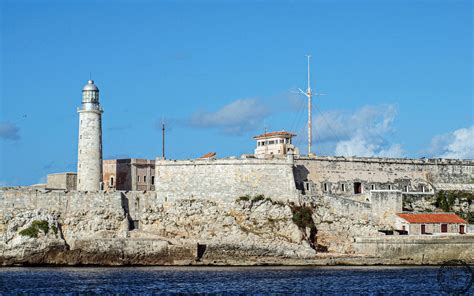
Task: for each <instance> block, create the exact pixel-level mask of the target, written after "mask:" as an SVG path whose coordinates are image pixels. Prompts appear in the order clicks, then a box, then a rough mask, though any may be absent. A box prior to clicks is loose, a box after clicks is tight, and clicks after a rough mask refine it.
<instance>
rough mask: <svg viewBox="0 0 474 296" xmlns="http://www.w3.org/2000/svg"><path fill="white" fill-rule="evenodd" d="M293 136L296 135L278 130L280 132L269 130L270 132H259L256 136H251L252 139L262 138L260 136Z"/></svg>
mask: <svg viewBox="0 0 474 296" xmlns="http://www.w3.org/2000/svg"><path fill="white" fill-rule="evenodd" d="M278 136H282V137H294V136H296V135H295V134H292V133H289V132H285V131H280V132H271V133H266V134H261V135H258V136H255V137H253V138H254V139H262V138H270V137H278Z"/></svg>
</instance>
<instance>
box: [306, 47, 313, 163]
mask: <svg viewBox="0 0 474 296" xmlns="http://www.w3.org/2000/svg"><path fill="white" fill-rule="evenodd" d="M307 57H308V89H307V90H306V96H307V97H308V156H309V155H310V154H311V146H312V145H313V123H312V105H311V104H312V98H313V93H312V91H311V82H310V81H311V79H310V69H309V62H310V59H311V56H310V55H307Z"/></svg>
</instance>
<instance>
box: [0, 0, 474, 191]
mask: <svg viewBox="0 0 474 296" xmlns="http://www.w3.org/2000/svg"><path fill="white" fill-rule="evenodd" d="M0 3H1V6H0V7H1V23H0V24H1V25H0V28H1V30H0V34H1V39H0V42H1V50H0V54H1V56H0V63H1V64H0V69H1V71H0V75H1V76H0V99H1V110H0V111H1V118H0V144H1V151H0V152H1V160H0V161H1V168H0V169H1V170H0V182H1V184H0V185H27V184H33V183H38V182H42V181H44V177H45V176H46V174H47V173H54V172H61V171H75V170H76V161H77V149H76V147H77V132H78V114H77V112H76V108H77V107H79V105H80V102H81V89H82V87H83V85H84V84H85V83H86V82H87V80H88V79H89V73H92V78H93V79H94V80H95V82H96V84H97V85H98V87H99V88H100V94H101V104H102V106H103V109H104V110H105V113H104V114H103V142H104V143H103V148H104V158H105V159H110V158H123V157H136V158H150V159H152V158H155V157H156V156H159V155H160V154H161V132H160V130H159V128H157V127H158V126H159V123H160V121H161V118H163V117H164V118H165V120H166V122H167V125H168V127H169V131H168V133H167V147H166V149H167V156H168V157H169V158H174V159H184V158H195V157H199V156H200V155H202V154H205V153H207V152H209V151H215V152H217V154H218V156H220V157H225V156H232V155H240V154H242V153H252V151H253V149H254V146H255V143H254V141H253V139H252V136H254V135H256V134H259V133H261V132H263V130H264V128H265V126H267V127H268V129H269V130H282V129H285V130H291V131H294V132H296V133H297V134H298V137H297V138H296V143H297V144H298V145H299V147H300V149H301V151H302V153H305V152H306V144H305V143H306V142H305V141H306V130H305V129H304V124H305V120H306V110H305V109H304V108H305V107H306V105H305V104H306V101H305V98H304V97H302V96H298V95H295V94H292V92H291V91H292V90H295V89H297V88H298V87H301V88H304V87H305V86H306V72H305V71H306V58H305V54H307V53H310V54H312V55H313V59H312V68H313V70H314V73H313V80H312V84H313V88H315V89H316V90H319V91H321V92H323V93H326V94H327V95H326V96H322V97H320V98H317V99H315V105H316V107H315V110H314V118H313V119H314V122H315V126H314V129H315V133H314V137H315V140H314V149H315V150H316V153H317V154H320V155H334V154H337V155H360V156H368V155H375V156H393V157H423V156H426V157H459V158H474V152H473V151H474V143H473V141H474V140H473V137H474V127H473V125H474V123H473V121H474V119H473V118H474V105H473V96H472V94H473V73H472V69H473V61H472V52H473V47H472V39H473V29H472V27H473V23H472V22H473V20H472V15H473V7H472V3H471V1H462V0H445V1H441V0H438V1H437V0H433V1H416V0H415V1H404V0H400V1H256V2H251V1H228V2H226V3H220V1H187V2H186V1H22V0H19V1H8V0H2V1H0ZM270 3H271V4H270Z"/></svg>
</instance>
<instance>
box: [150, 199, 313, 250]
mask: <svg viewBox="0 0 474 296" xmlns="http://www.w3.org/2000/svg"><path fill="white" fill-rule="evenodd" d="M141 221H142V222H143V226H142V227H141V229H142V231H144V232H149V233H157V234H159V235H160V236H162V237H167V238H170V239H172V240H173V241H174V242H179V243H180V244H197V243H199V244H205V245H209V246H214V249H218V248H219V246H220V248H221V249H222V248H223V247H222V246H228V247H229V246H232V247H229V248H227V249H228V250H231V249H235V250H240V251H236V254H235V255H238V254H239V253H247V256H259V255H260V256H263V255H271V256H288V257H301V258H304V257H311V256H314V254H315V252H314V250H313V249H311V248H310V247H309V244H308V243H305V242H304V239H303V235H302V232H301V231H300V230H299V228H298V226H296V225H295V224H294V223H293V221H292V212H291V209H290V207H289V206H288V205H283V204H279V203H273V202H271V201H268V200H262V201H257V202H252V201H241V202H235V203H225V202H220V203H219V202H216V201H212V200H201V199H199V200H194V199H191V200H179V201H175V202H173V203H164V204H162V205H161V206H158V207H156V208H149V209H147V210H146V211H145V214H144V215H142V220H141ZM242 250H245V252H244V251H242Z"/></svg>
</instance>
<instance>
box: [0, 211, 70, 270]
mask: <svg viewBox="0 0 474 296" xmlns="http://www.w3.org/2000/svg"><path fill="white" fill-rule="evenodd" d="M4 223H5V224H4V225H6V227H4V230H5V231H4V232H3V234H2V241H1V242H0V257H1V258H3V261H4V262H6V263H8V262H11V261H14V262H31V261H41V260H42V259H41V258H42V257H43V256H44V255H45V253H47V252H48V251H49V250H52V249H57V250H66V249H67V244H66V241H65V240H64V239H63V237H62V234H61V231H60V229H59V223H58V216H57V215H56V214H54V213H50V212H48V211H47V210H45V209H38V210H33V211H23V212H18V213H14V214H12V215H9V216H8V217H4ZM37 224H41V225H42V227H41V229H40V227H38V226H35V225H37ZM26 230H30V231H28V232H27V233H28V234H23V235H22V234H21V232H22V231H26ZM0 262H1V259H0Z"/></svg>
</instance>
